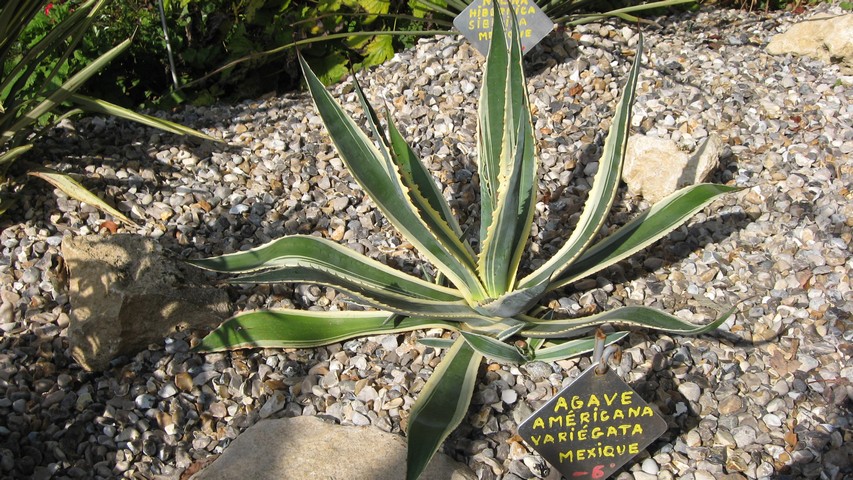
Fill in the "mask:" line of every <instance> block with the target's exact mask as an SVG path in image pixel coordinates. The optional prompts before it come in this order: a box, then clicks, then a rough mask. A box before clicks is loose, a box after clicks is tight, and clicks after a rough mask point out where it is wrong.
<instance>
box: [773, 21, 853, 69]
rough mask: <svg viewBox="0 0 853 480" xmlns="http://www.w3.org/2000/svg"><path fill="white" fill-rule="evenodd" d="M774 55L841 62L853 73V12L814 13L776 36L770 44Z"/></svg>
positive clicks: (843, 67) (842, 67) (844, 67)
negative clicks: (844, 13) (789, 54)
mask: <svg viewBox="0 0 853 480" xmlns="http://www.w3.org/2000/svg"><path fill="white" fill-rule="evenodd" d="M767 53H769V54H771V55H784V54H786V53H792V54H794V55H804V56H808V57H812V58H817V59H820V60H823V61H825V62H827V63H838V64H840V65H841V70H842V72H844V73H845V74H846V75H853V14H848V15H840V16H830V15H815V16H814V17H812V18H809V19H808V20H804V21H802V22H800V23H797V24H795V25H793V26H791V27H790V28H789V29H788V30H787V31H785V33H781V34H779V35H776V36H774V37H773V38H772V39H771V40H770V43H769V44H768V45H767Z"/></svg>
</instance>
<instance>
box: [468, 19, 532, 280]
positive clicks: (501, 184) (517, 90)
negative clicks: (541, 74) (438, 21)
mask: <svg viewBox="0 0 853 480" xmlns="http://www.w3.org/2000/svg"><path fill="white" fill-rule="evenodd" d="M509 10H510V15H509V21H510V25H511V30H510V31H511V33H512V34H511V35H510V37H511V39H510V42H509V52H508V54H509V58H508V61H506V62H504V59H503V58H498V59H497V60H498V61H497V64H498V66H497V67H496V68H498V67H504V68H505V70H504V71H503V80H504V84H505V86H504V93H505V96H506V100H505V103H504V105H503V106H504V111H503V112H495V111H491V108H489V107H487V108H489V110H490V112H489V113H491V114H494V115H497V114H498V113H500V114H501V115H502V116H503V122H502V125H501V126H502V127H503V129H502V131H501V132H500V134H501V140H500V142H499V145H500V151H499V153H498V157H499V161H500V164H499V168H500V172H499V175H498V178H497V179H496V180H497V182H498V185H497V186H496V190H497V192H494V191H493V192H490V193H489V194H490V195H492V194H495V193H496V195H497V201H496V202H494V204H493V206H492V210H491V219H490V223H489V224H488V225H487V226H486V228H485V230H481V233H482V232H485V236H483V237H481V239H482V249H481V252H480V257H479V264H478V266H479V270H478V272H479V274H480V278H482V279H483V283H484V284H485V286H486V291H487V292H488V293H489V295H490V296H491V297H498V296H500V295H503V294H504V293H506V292H507V291H509V290H510V289H511V288H512V287H513V285H514V284H515V275H516V271H517V270H518V264H519V262H520V261H521V256H522V253H523V252H524V247H525V245H526V244H527V238H528V236H529V235H530V225H531V224H532V222H533V205H534V203H535V200H536V185H537V183H536V167H537V161H536V156H535V139H534V137H533V123H532V120H531V118H530V108H529V104H528V99H527V91H526V88H527V86H526V83H525V79H524V69H523V65H522V53H521V43H520V38H519V33H518V25H517V22H516V17H515V13H514V12H513V11H512V8H511V7H510V9H509ZM492 38H493V39H495V40H494V41H493V42H492V44H491V46H490V50H489V61H491V60H493V59H495V57H498V56H500V55H499V54H498V53H497V51H498V50H506V48H505V46H506V42H505V41H503V39H504V38H505V34H504V33H503V19H502V17H501V13H500V9H499V8H495V21H494V31H493V32H492ZM491 69H492V66H491V65H489V64H488V63H487V64H486V70H487V71H489V70H491ZM500 73H501V72H497V71H490V72H487V74H485V76H486V77H487V78H488V79H489V80H491V81H495V82H496V81H498V80H499V79H500V78H498V77H499V76H500ZM491 101H494V100H487V102H491ZM480 121H484V119H483V118H482V117H481V118H480ZM489 121H490V122H491V121H492V120H489ZM494 129H495V126H494V125H493V124H490V125H488V126H487V127H485V128H484V129H483V130H482V131H483V132H487V133H489V134H490V135H491V134H493V133H497V132H493V130H494ZM494 141H495V139H494V138H491V139H484V143H485V144H488V145H482V146H483V147H485V148H491V149H492V150H494V145H493V143H494ZM487 153H488V154H491V155H493V154H495V153H497V152H494V151H490V152H487ZM481 165H489V166H488V168H487V169H488V170H491V169H492V168H494V159H493V158H492V159H482V158H481ZM486 173H488V174H492V173H493V172H491V171H488V172H486ZM494 180H495V179H489V181H490V182H492V181H494ZM492 187H495V186H494V185H492ZM492 190H494V188H492ZM493 200H494V199H493ZM484 208H485V207H484Z"/></svg>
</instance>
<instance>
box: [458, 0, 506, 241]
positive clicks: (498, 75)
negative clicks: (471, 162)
mask: <svg viewBox="0 0 853 480" xmlns="http://www.w3.org/2000/svg"><path fill="white" fill-rule="evenodd" d="M463 9H464V7H463ZM498 14H500V12H498ZM496 18H497V17H496ZM493 25H494V27H493V32H492V38H499V39H503V38H505V33H504V26H503V23H502V22H493ZM508 68H509V52H508V51H507V49H506V48H505V44H503V43H500V42H491V43H490V46H489V53H488V55H487V57H486V68H485V71H484V72H483V86H482V87H481V88H480V108H479V109H478V120H477V168H478V173H479V176H480V238H481V239H482V238H486V231H487V230H488V228H489V225H491V224H492V212H494V210H495V209H496V208H497V206H498V205H497V201H498V185H500V180H499V179H498V176H499V175H500V171H501V163H500V160H501V152H502V151H503V135H504V129H505V128H504V121H505V120H506V119H505V117H504V111H505V110H506V102H507V98H508V95H507V94H506V93H507V92H506V88H507V69H508Z"/></svg>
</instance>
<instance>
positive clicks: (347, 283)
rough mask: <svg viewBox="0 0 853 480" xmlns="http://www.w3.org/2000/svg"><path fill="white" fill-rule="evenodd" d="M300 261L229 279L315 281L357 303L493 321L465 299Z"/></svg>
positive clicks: (448, 317)
mask: <svg viewBox="0 0 853 480" xmlns="http://www.w3.org/2000/svg"><path fill="white" fill-rule="evenodd" d="M300 263H302V264H300V265H293V266H290V267H286V268H278V269H275V270H271V271H268V272H263V273H258V274H254V275H245V276H241V277H237V278H234V279H230V280H229V282H230V283H253V284H254V283H276V282H279V283H280V282H297V283H316V284H320V285H325V286H327V287H332V288H334V289H336V290H339V291H340V292H342V293H344V294H346V295H348V296H349V297H350V298H352V299H353V300H354V301H355V302H356V303H359V304H361V305H364V306H369V307H373V308H375V309H377V310H385V311H390V312H394V313H396V314H399V315H405V316H423V317H435V318H442V319H446V320H453V321H473V320H477V319H479V320H481V321H490V320H491V319H490V318H489V317H484V316H481V315H480V314H478V313H477V312H476V311H474V309H472V308H471V307H470V306H469V305H468V302H466V301H465V300H453V301H448V300H426V299H423V298H416V297H411V296H408V295H405V294H399V293H397V292H396V291H393V290H391V289H389V288H387V287H385V286H383V285H377V284H376V283H375V282H373V281H372V280H369V279H368V281H364V277H359V278H358V279H356V278H353V277H351V276H344V275H341V274H340V270H339V269H337V268H336V267H335V266H334V265H328V264H326V265H319V264H318V263H317V262H312V261H303V262H300Z"/></svg>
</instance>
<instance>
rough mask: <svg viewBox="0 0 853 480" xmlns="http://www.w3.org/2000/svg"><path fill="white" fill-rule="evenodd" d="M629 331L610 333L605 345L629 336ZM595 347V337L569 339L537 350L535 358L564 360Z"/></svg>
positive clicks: (553, 360)
mask: <svg viewBox="0 0 853 480" xmlns="http://www.w3.org/2000/svg"><path fill="white" fill-rule="evenodd" d="M628 333H630V332H616V333H611V334H608V335H607V337H605V339H604V345H605V346H607V345H610V344H612V343H616V342H618V341H619V340H622V339H623V338H625V337H627V336H628ZM594 347H595V338H594V337H589V338H577V339H573V340H567V341H565V342H563V343H561V344H559V345H554V346H553V347H545V348H540V349H538V350H536V351H535V352H534V353H533V355H534V357H533V360H539V361H540V362H556V361H557V360H562V359H564V358H570V357H576V356H578V355H583V354H584V353H589V352H591V351H593V349H594Z"/></svg>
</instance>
